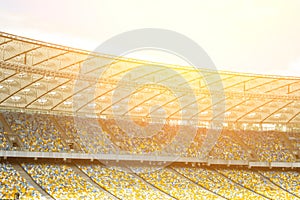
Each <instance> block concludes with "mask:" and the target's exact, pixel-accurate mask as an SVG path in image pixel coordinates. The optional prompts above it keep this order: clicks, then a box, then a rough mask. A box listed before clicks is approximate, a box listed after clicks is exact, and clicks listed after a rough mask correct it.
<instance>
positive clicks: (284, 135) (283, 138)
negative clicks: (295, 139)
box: [280, 133, 295, 156]
mask: <svg viewBox="0 0 300 200" xmlns="http://www.w3.org/2000/svg"><path fill="white" fill-rule="evenodd" d="M280 136H281V137H280V139H281V141H282V142H283V143H284V144H285V145H284V146H285V147H286V148H287V149H288V150H289V151H290V152H291V154H292V155H293V156H295V155H294V153H293V152H294V151H295V150H294V148H293V145H292V144H291V141H290V140H289V137H288V135H287V133H280Z"/></svg>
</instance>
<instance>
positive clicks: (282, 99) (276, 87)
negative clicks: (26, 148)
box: [0, 32, 300, 124]
mask: <svg viewBox="0 0 300 200" xmlns="http://www.w3.org/2000/svg"><path fill="white" fill-rule="evenodd" d="M141 65H143V66H144V65H147V66H149V68H148V69H146V70H145V68H143V67H142V68H141V67H140V66H141ZM0 66H1V71H0V93H1V97H0V107H1V108H4V109H28V110H39V111H46V112H65V113H75V114H92V113H97V114H98V115H101V116H112V115H118V116H124V115H128V114H129V115H130V116H136V117H143V118H144V119H147V118H148V117H150V116H152V117H154V118H162V117H163V116H164V115H166V116H167V117H168V118H169V119H180V115H181V114H182V113H185V114H186V115H189V113H191V114H190V115H191V117H195V114H194V113H193V112H194V110H195V108H193V107H192V106H194V105H195V104H196V105H198V107H197V113H196V116H197V117H199V119H200V121H201V122H210V121H212V120H213V119H215V118H216V117H218V116H221V115H222V116H224V117H225V121H226V122H243V123H244V122H245V123H246V122H248V123H280V124H295V123H299V122H300V78H299V77H283V76H272V75H257V74H246V73H234V72H225V71H213V70H208V69H199V68H194V67H189V66H176V65H168V64H161V63H153V62H148V61H141V60H135V59H128V58H124V57H116V56H110V55H104V54H99V53H93V52H88V51H84V50H79V49H74V48H69V47H64V46H60V45H54V44H49V43H46V42H41V41H36V40H33V39H28V38H24V37H19V36H15V35H11V34H7V33H3V32H1V33H0ZM170 70H172V71H174V72H176V73H170ZM130 72H131V73H130ZM132 72H133V73H132ZM219 77H220V79H218V78H219ZM145 82H147V84H142V83H145ZM220 85H222V87H220ZM126 88H129V89H128V91H126ZM132 88H134V90H132ZM186 88H191V89H192V91H193V92H194V94H195V96H196V98H189V96H191V95H192V94H189V93H188V92H186ZM222 88H224V91H223V90H222ZM172 90H178V91H180V92H179V93H177V94H181V96H178V95H177V96H176V95H174V93H176V92H174V91H172ZM116 91H118V93H116ZM213 95H217V96H218V97H219V100H218V101H215V100H213V99H212V96H213ZM124 99H127V100H128V101H126V105H124V104H122V102H123V100H124ZM180 99H181V100H182V101H181V102H184V103H183V104H182V103H180V102H179V100H180ZM224 102H225V104H226V107H225V109H224V110H222V109H220V110H219V111H218V110H214V113H213V108H214V107H218V104H223V103H224ZM154 105H161V106H162V107H163V108H164V111H162V110H161V108H159V107H153V106H154ZM191 105H192V106H191Z"/></svg>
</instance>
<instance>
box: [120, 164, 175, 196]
mask: <svg viewBox="0 0 300 200" xmlns="http://www.w3.org/2000/svg"><path fill="white" fill-rule="evenodd" d="M122 167H123V168H125V169H126V170H128V171H129V172H130V173H131V174H132V175H133V176H134V177H135V178H137V179H139V180H140V181H142V182H144V183H145V184H146V185H148V186H149V187H151V188H153V189H154V190H157V191H159V192H162V193H164V194H166V195H167V196H169V197H171V198H173V199H176V198H175V197H173V196H171V195H170V194H169V193H166V192H164V191H163V190H161V189H159V188H158V187H156V186H155V185H153V184H151V183H149V182H148V181H146V180H145V179H143V178H142V177H140V176H139V175H137V174H136V173H135V172H134V171H133V170H131V169H130V168H128V167H126V166H123V165H122Z"/></svg>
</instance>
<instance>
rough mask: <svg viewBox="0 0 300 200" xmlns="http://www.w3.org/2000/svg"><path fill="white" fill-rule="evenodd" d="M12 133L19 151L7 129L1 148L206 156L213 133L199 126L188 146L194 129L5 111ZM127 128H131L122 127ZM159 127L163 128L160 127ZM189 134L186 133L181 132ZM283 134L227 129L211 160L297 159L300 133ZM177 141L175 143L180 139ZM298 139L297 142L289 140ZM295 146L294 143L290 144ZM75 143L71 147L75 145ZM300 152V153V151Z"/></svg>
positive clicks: (3, 135) (216, 144)
mask: <svg viewBox="0 0 300 200" xmlns="http://www.w3.org/2000/svg"><path fill="white" fill-rule="evenodd" d="M2 115H3V116H4V118H5V120H6V121H7V123H8V124H9V126H10V129H11V131H12V134H14V135H17V136H18V137H19V138H20V141H21V142H20V144H19V146H18V147H16V146H14V145H11V144H10V143H9V141H8V139H7V138H8V137H7V133H6V132H4V130H3V128H2V129H1V130H2V131H1V132H0V149H2V150H17V149H21V150H26V151H51V152H71V151H81V152H86V153H122V152H127V153H131V154H145V153H151V152H155V153H157V154H162V153H163V154H172V155H179V156H191V157H201V156H202V155H204V152H203V151H202V146H203V143H204V140H205V138H206V137H207V134H209V133H208V130H207V129H204V128H199V129H198V130H197V131H196V134H195V136H193V138H192V139H191V140H190V141H189V142H188V145H186V144H185V143H184V142H183V141H184V139H186V138H185V136H186V134H188V133H189V127H187V126H186V127H184V126H183V127H179V126H178V125H171V124H168V123H167V124H165V125H164V126H161V127H160V125H159V124H152V125H149V126H148V127H147V128H146V127H140V128H138V127H137V124H135V123H128V122H127V121H124V120H119V121H118V122H117V121H115V120H108V119H106V120H104V119H101V120H98V119H93V118H84V117H71V116H49V115H44V114H27V113H17V112H2ZM122 127H126V128H122ZM157 127H159V129H158V128H157ZM181 130H185V131H186V134H180V131H181ZM292 136H293V137H290V136H289V133H282V132H274V131H273V132H272V131H268V132H259V131H237V132H234V131H229V130H223V131H222V133H221V134H220V136H219V137H218V140H216V141H214V142H215V143H214V144H213V148H211V149H210V151H209V152H208V155H207V156H208V158H210V159H223V160H255V159H257V160H260V161H268V162H271V161H286V162H292V161H295V160H296V157H295V155H294V154H293V152H292V151H293V150H296V151H297V150H298V151H300V144H298V143H299V142H300V139H299V138H300V135H299V134H293V135H292ZM175 138H176V139H175ZM289 138H293V140H289ZM289 142H290V143H289ZM70 144H72V147H70ZM297 148H298V149H297Z"/></svg>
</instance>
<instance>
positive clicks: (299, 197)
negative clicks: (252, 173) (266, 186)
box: [257, 172, 300, 199]
mask: <svg viewBox="0 0 300 200" xmlns="http://www.w3.org/2000/svg"><path fill="white" fill-rule="evenodd" d="M257 173H258V174H259V175H260V176H262V177H264V178H265V179H267V180H268V181H270V182H271V183H272V184H274V185H276V186H277V187H279V188H280V189H282V190H284V191H286V192H287V193H289V194H291V195H293V196H294V197H297V198H298V199H300V196H298V195H296V194H294V193H292V192H290V191H288V190H287V189H285V188H283V187H281V186H280V185H278V184H277V183H275V182H274V181H272V180H271V179H270V178H269V177H267V176H265V175H263V174H262V173H261V172H257Z"/></svg>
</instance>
